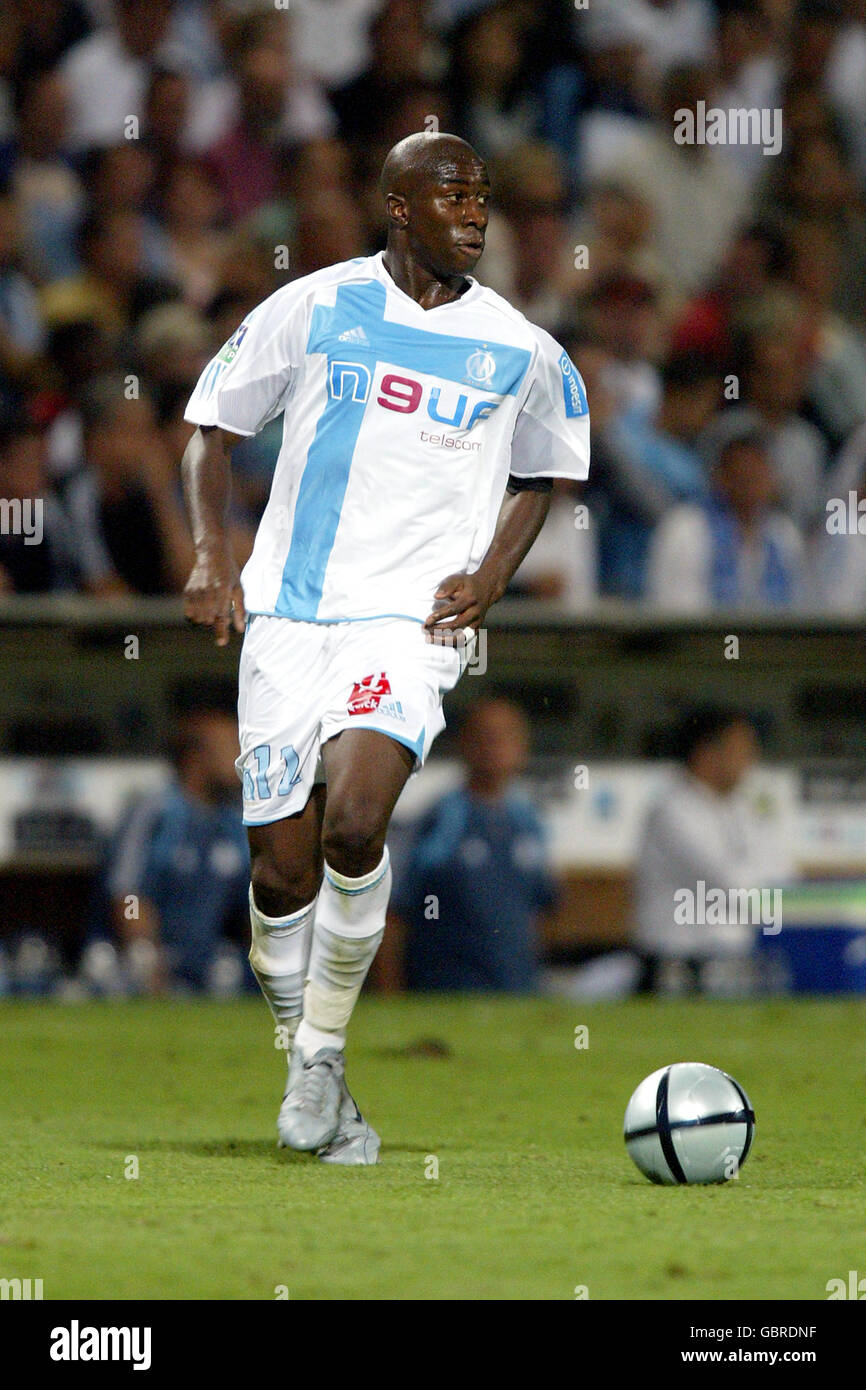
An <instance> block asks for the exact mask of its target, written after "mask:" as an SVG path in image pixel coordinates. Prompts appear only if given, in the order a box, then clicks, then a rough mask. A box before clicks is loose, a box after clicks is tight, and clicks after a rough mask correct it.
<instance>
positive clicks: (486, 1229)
mask: <svg viewBox="0 0 866 1390" xmlns="http://www.w3.org/2000/svg"><path fill="white" fill-rule="evenodd" d="M577 1024H586V1025H587V1026H588V1028H589V1047H588V1048H587V1049H586V1050H577V1049H576V1048H575V1046H574V1030H575V1026H576V1025H577ZM864 1024H866V1003H863V1002H859V1001H839V1002H812V1001H803V1002H797V1001H782V1002H769V1003H766V1004H761V1005H747V1004H728V1003H692V1004H689V1003H674V1002H671V1003H654V1002H650V1001H638V1002H630V1003H627V1004H622V1005H593V1006H588V1005H587V1006H585V1005H577V1004H575V1005H572V1004H561V1003H555V1004H554V1003H549V1002H545V1001H516V1002H512V1001H500V1000H484V1001H481V1002H473V1001H472V1000H446V1001H436V1002H431V1001H429V1000H423V999H412V1000H393V1001H390V1000H389V1001H379V1000H375V999H371V1000H364V1001H363V1002H362V1004H361V1006H360V1007H359V1009H358V1011H357V1013H356V1017H355V1020H354V1021H353V1025H352V1034H351V1037H350V1045H349V1075H350V1081H351V1084H352V1088H353V1090H354V1091H355V1093H356V1095H357V1097H358V1099H359V1101H360V1103H361V1105H362V1107H363V1108H364V1110H365V1112H367V1113H369V1116H370V1118H371V1120H372V1121H373V1122H374V1123H375V1125H376V1127H377V1128H378V1129H379V1131H380V1133H381V1134H382V1136H383V1150H382V1162H381V1163H380V1165H379V1166H378V1167H376V1168H368V1169H339V1168H336V1169H335V1168H329V1167H327V1166H325V1165H323V1164H320V1163H318V1162H317V1161H316V1160H315V1159H311V1158H308V1157H304V1156H300V1155H288V1154H284V1153H279V1152H278V1151H277V1150H276V1147H275V1128H274V1126H275V1119H276V1110H277V1106H278V1104H279V1099H280V1096H281V1093H282V1083H283V1078H284V1069H285V1061H284V1057H283V1054H282V1053H279V1052H277V1051H276V1050H275V1049H274V1048H273V1046H272V1036H273V1035H272V1032H271V1029H270V1026H269V1015H268V1014H267V1011H266V1009H265V1006H264V1004H263V1003H261V1002H259V1001H258V1000H249V1001H244V1002H243V1003H239V1004H233V1003H229V1004H219V1003H205V1002H203V1003H182V1004H177V1003H133V1004H119V1005H77V1006H76V1005H65V1006H59V1005H55V1006H46V1005H40V1004H32V1005H31V1004H23V1003H18V1004H4V1005H3V1006H2V1007H0V1036H2V1039H3V1047H2V1061H0V1134H2V1137H3V1150H2V1163H0V1277H4V1276H5V1277H7V1278H12V1277H16V1276H17V1277H21V1278H26V1277H31V1278H41V1279H42V1280H43V1283H44V1295H45V1297H46V1298H47V1299H50V1298H74V1299H79V1298H122V1299H134V1298H194V1299H211V1298H230V1299H273V1298H274V1296H275V1289H276V1287H277V1286H278V1285H285V1286H286V1287H287V1288H288V1291H289V1296H290V1297H291V1298H292V1299H298V1298H340V1299H343V1298H377V1299H378V1298H412V1299H417V1298H422V1299H428V1298H436V1299H439V1298H442V1299H455V1298H460V1299H463V1298H478V1299H489V1298H538V1299H571V1298H573V1297H574V1290H575V1287H576V1286H577V1285H586V1286H587V1287H588V1290H589V1296H590V1298H591V1299H610V1298H617V1299H685V1298H698V1299H726V1298H735V1299H740V1298H757V1299H771V1298H785V1299H789V1298H790V1299H824V1298H826V1292H825V1285H826V1283H827V1280H828V1279H830V1278H835V1277H843V1278H844V1277H847V1271H848V1270H849V1269H858V1270H859V1271H860V1272H861V1273H864V1274H866V1179H864V1141H866V1047H864V1042H863V1035H864ZM423 1039H438V1040H440V1041H441V1042H442V1043H444V1044H446V1045H447V1049H448V1050H449V1054H448V1055H445V1056H435V1055H430V1049H427V1051H426V1052H425V1050H424V1049H419V1048H417V1047H413V1046H412V1044H415V1043H417V1042H418V1041H419V1040H423ZM677 1060H698V1061H707V1062H712V1063H714V1064H715V1065H717V1066H720V1067H723V1068H724V1069H725V1070H726V1071H730V1072H731V1073H732V1074H733V1075H734V1076H736V1077H737V1079H738V1080H739V1081H740V1082H741V1083H742V1084H743V1085H744V1086H745V1088H746V1090H747V1091H748V1092H749V1094H750V1097H751V1100H752V1103H753V1105H754V1106H755V1109H756V1112H757V1121H758V1123H757V1128H756V1137H755V1144H754V1148H753V1151H752V1154H751V1156H750V1158H749V1161H748V1163H747V1164H746V1166H745V1167H744V1169H743V1172H742V1175H741V1177H740V1179H739V1180H738V1181H736V1182H731V1183H728V1184H727V1185H725V1186H724V1187H718V1188H659V1187H653V1186H652V1185H651V1184H649V1183H648V1182H646V1181H645V1180H644V1179H643V1178H642V1177H641V1176H640V1174H639V1173H638V1171H637V1169H635V1168H634V1167H633V1165H632V1163H631V1161H630V1159H629V1158H628V1156H627V1154H626V1152H625V1148H624V1145H623V1142H622V1138H621V1129H622V1117H623V1111H624V1109H625V1104H626V1101H627V1100H628V1097H629V1095H630V1094H631V1091H632V1090H633V1088H634V1087H635V1086H636V1085H637V1083H638V1081H640V1080H641V1079H642V1077H643V1076H645V1075H646V1074H647V1073H648V1072H650V1071H652V1070H654V1069H655V1068H656V1067H658V1066H660V1065H662V1064H663V1063H665V1062H669V1061H677ZM129 1155H135V1156H136V1157H137V1159H138V1164H139V1177H138V1178H137V1179H127V1178H125V1177H124V1165H125V1161H126V1159H127V1156H129ZM430 1156H433V1157H435V1158H436V1159H437V1160H438V1165H439V1176H438V1180H433V1179H429V1178H427V1177H425V1171H430V1170H431V1169H432V1166H433V1165H432V1164H431V1163H430V1161H429V1159H430Z"/></svg>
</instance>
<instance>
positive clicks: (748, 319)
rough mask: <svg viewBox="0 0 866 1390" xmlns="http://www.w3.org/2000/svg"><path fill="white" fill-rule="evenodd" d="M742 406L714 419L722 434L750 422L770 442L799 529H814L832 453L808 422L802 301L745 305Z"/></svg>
mask: <svg viewBox="0 0 866 1390" xmlns="http://www.w3.org/2000/svg"><path fill="white" fill-rule="evenodd" d="M738 337H739V338H740V358H739V365H740V374H741V381H740V385H741V390H742V398H743V406H741V407H734V408H732V409H731V410H729V411H725V412H724V414H723V415H721V416H720V417H719V418H718V420H717V421H715V422H713V426H712V427H711V430H710V434H712V433H713V431H715V432H716V434H717V435H718V436H719V437H724V435H725V433H726V432H730V431H734V432H736V431H737V430H742V428H743V426H744V425H745V424H746V423H747V422H752V423H754V424H755V425H757V426H758V428H760V429H761V430H762V432H763V433H764V435H765V438H766V440H767V448H768V449H769V453H770V459H771V460H772V463H773V466H774V467H775V469H776V473H777V476H778V482H779V502H780V503H781V506H782V507H783V508H784V510H785V511H786V512H787V513H788V515H789V516H790V517H791V518H792V519H793V520H794V521H795V522H796V523H797V525H798V526H801V527H803V528H808V527H809V526H811V525H812V523H813V522H814V520H815V517H816V515H817V514H818V512H819V510H820V507H821V500H822V493H823V480H824V471H825V469H826V466H827V460H828V451H827V445H826V443H825V440H824V437H823V435H822V434H821V432H820V430H818V429H817V428H816V427H815V425H814V424H812V423H811V421H810V420H807V419H806V418H805V410H806V404H807V384H808V381H809V375H810V366H811V348H810V341H809V329H808V324H807V322H806V320H805V318H804V315H803V312H802V307H801V304H800V302H799V301H798V300H796V299H793V298H791V297H790V296H786V295H778V296H772V295H769V294H768V295H766V296H764V297H763V298H762V299H759V300H755V301H753V303H752V304H751V306H748V307H745V306H744V308H743V312H742V315H741V318H740V321H739V325H738Z"/></svg>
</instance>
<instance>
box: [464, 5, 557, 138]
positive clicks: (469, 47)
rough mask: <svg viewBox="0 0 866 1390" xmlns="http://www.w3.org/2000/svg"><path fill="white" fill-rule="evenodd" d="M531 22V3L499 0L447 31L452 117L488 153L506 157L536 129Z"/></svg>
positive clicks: (477, 8)
mask: <svg viewBox="0 0 866 1390" xmlns="http://www.w3.org/2000/svg"><path fill="white" fill-rule="evenodd" d="M533 27H534V26H533V22H532V11H531V9H529V8H528V7H525V6H522V5H519V4H513V3H509V2H508V0H499V3H495V4H487V5H481V6H475V7H474V8H473V9H471V10H470V11H469V12H468V14H467V15H466V16H465V17H463V18H461V19H460V20H459V21H458V23H457V24H456V25H455V26H454V28H453V30H452V31H451V33H450V35H449V45H450V64H449V89H448V90H449V97H450V102H451V107H452V110H453V112H454V117H455V120H456V122H457V125H458V129H459V130H460V131H461V132H465V138H466V139H467V140H469V142H470V144H475V145H477V146H478V147H479V148H480V149H483V150H485V151H486V154H487V157H491V158H492V157H495V156H502V157H504V159H505V161H507V157H508V155H509V154H510V152H511V151H512V150H513V148H514V147H515V146H516V145H519V144H521V143H522V142H523V141H525V140H528V139H529V138H531V136H532V135H534V134H535V131H536V129H537V126H538V121H539V118H540V105H539V101H538V96H537V93H536V92H534V91H533V89H532V87H531V85H530V84H529V82H528V81H527V78H528V76H529V73H528V59H529V52H530V50H529V46H528V43H527V39H526V35H527V31H528V30H531V29H532V28H533Z"/></svg>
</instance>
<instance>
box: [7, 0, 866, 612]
mask: <svg viewBox="0 0 866 1390" xmlns="http://www.w3.org/2000/svg"><path fill="white" fill-rule="evenodd" d="M700 103H705V105H704V106H703V107H701V106H700ZM710 109H712V110H715V111H720V112H722V113H723V114H724V113H730V112H732V111H735V110H742V111H745V112H749V111H753V112H757V113H762V114H763V117H764V121H765V126H766V130H765V135H766V133H767V132H768V131H769V128H770V127H769V125H767V124H766V122H767V121H768V119H769V118H773V119H779V120H781V127H780V130H781V139H780V141H779V142H778V144H777V145H775V146H771V144H770V142H769V141H768V140H767V139H766V138H765V143H764V144H763V145H762V144H761V143H759V142H758V141H757V140H756V139H752V138H749V139H741V140H740V141H739V143H736V142H735V143H720V144H712V143H692V144H688V143H682V144H681V143H678V141H677V139H675V131H676V129H677V126H678V122H679V121H680V119H681V113H682V112H683V111H688V112H693V113H695V115H696V118H697V116H698V114H699V112H700V111H706V110H710ZM678 113H679V114H678ZM698 124H699V122H698ZM436 128H439V129H441V130H454V131H457V132H458V133H459V134H462V135H464V136H465V137H466V138H468V139H469V140H470V141H472V142H473V143H474V144H475V145H476V147H477V148H478V150H479V151H480V152H481V153H482V154H483V155H484V157H485V158H486V159H487V160H488V161H489V164H490V168H491V172H492V177H493V186H494V202H493V207H492V211H491V216H490V225H489V230H488V238H487V250H486V253H485V256H484V258H483V260H482V262H481V266H480V267H479V278H480V279H482V280H483V281H485V282H486V283H487V284H489V285H491V286H492V287H493V288H494V289H496V290H498V291H500V292H501V293H502V294H504V295H505V296H506V297H507V298H508V299H509V300H510V301H511V302H512V303H514V304H515V305H517V306H518V307H519V308H520V309H521V310H523V311H524V312H525V313H526V314H527V316H528V317H529V318H531V319H532V320H533V321H535V322H537V323H539V324H541V325H542V326H543V327H545V328H546V329H548V330H549V331H550V332H551V333H553V334H554V335H555V336H556V337H558V338H559V340H560V341H561V342H562V343H563V345H564V346H565V347H566V348H567V350H568V351H569V352H570V354H571V355H572V357H573V358H574V360H575V361H576V362H577V364H578V366H579V368H580V370H581V372H582V374H583V376H584V379H585V382H586V386H587V394H588V397H589V401H590V406H591V414H592V431H593V433H592V450H593V466H592V476H591V481H590V483H589V485H588V486H587V487H586V488H584V489H583V490H581V491H576V490H575V489H573V488H572V487H571V486H570V485H565V484H563V485H557V491H556V495H555V499H554V504H553V506H552V510H551V515H550V517H549V520H548V522H547V524H546V527H545V529H544V531H543V533H542V536H541V538H540V540H539V542H538V544H537V545H536V547H535V549H534V550H533V552H532V554H531V555H530V557H529V558H528V560H527V561H526V563H525V564H524V566H523V567H522V569H521V570H520V571H519V573H518V575H517V576H516V578H515V581H514V585H513V593H514V595H515V596H517V595H520V596H523V597H524V598H526V599H527V600H531V599H532V598H553V599H557V600H558V601H559V602H561V603H562V604H564V605H566V606H567V607H569V608H570V609H571V610H572V611H574V612H580V611H582V610H584V609H586V608H587V607H588V606H589V605H591V604H592V603H593V602H594V600H595V599H596V597H598V596H602V597H608V596H609V597H614V598H620V599H624V600H633V601H644V602H647V603H651V604H655V605H658V606H660V607H663V608H666V609H670V610H678V611H690V612H696V613H699V612H705V611H708V610H711V609H713V608H714V607H722V606H741V607H747V608H753V609H758V610H760V609H772V610H780V609H781V610H785V609H791V610H804V609H806V610H816V611H823V612H847V613H859V612H860V611H861V610H862V606H863V603H864V600H866V554H864V546H863V544H862V542H861V541H860V539H859V535H858V534H857V515H858V513H857V507H856V502H857V501H859V500H862V499H864V498H866V197H864V194H866V0H847V2H846V0H805V2H804V0H590V3H589V4H586V5H578V4H574V3H570V0H291V4H290V5H288V4H286V5H283V4H280V3H279V0H277V3H274V0H263V2H262V3H257V2H256V0H213V3H207V0H114V2H113V3H112V0H42V3H40V4H39V5H38V6H37V5H32V4H25V3H24V0H7V3H6V4H5V5H4V17H3V23H2V25H0V497H2V498H4V499H7V500H9V501H14V500H15V499H20V500H21V502H22V503H23V502H24V501H25V499H31V501H32V500H34V499H41V501H42V503H43V511H42V516H43V522H42V527H43V536H42V543H41V544H40V545H33V544H30V543H28V538H27V537H25V536H23V535H21V534H17V535H16V534H13V533H12V531H13V528H11V527H10V528H4V533H3V534H2V535H0V592H19V593H44V592H56V591H68V590H72V591H78V592H83V593H88V594H92V595H94V596H96V597H100V596H104V595H112V594H125V593H134V594H147V595H155V594H170V593H177V592H179V591H180V590H181V589H182V587H183V584H184V582H185V580H186V577H187V575H188V573H189V569H190V565H191V543H190V539H189V535H188V531H187V527H186V523H185V520H184V516H183V510H182V501H181V497H180V492H179V459H180V455H181V452H182V448H183V445H184V442H185V439H186V435H187V432H188V427H187V426H185V425H184V422H183V411H184V406H185V404H186V401H187V399H188V397H189V394H190V392H191V389H192V386H193V385H194V383H195V381H196V379H197V377H198V375H199V372H200V370H201V369H202V367H203V365H204V364H205V363H206V361H207V360H208V358H209V357H210V356H211V355H212V354H213V353H214V352H215V351H217V350H218V349H219V347H220V346H221V344H223V343H224V342H225V341H226V339H227V338H228V337H229V336H230V335H231V334H232V333H233V331H234V330H235V329H236V327H237V325H238V324H239V322H240V321H241V320H242V319H243V317H244V316H245V315H246V314H247V313H248V312H249V311H250V310H251V309H252V308H253V307H254V306H255V305H256V304H257V303H259V302H260V301H261V300H262V299H263V298H265V297H266V296H267V295H268V294H269V293H271V292H272V291H273V290H274V289H276V288H277V287H278V286H279V285H281V284H284V283H286V282H287V281H288V280H291V279H293V278H295V277H297V276H301V275H305V274H307V273H309V272H311V271H314V270H317V269H319V268H320V267H322V266H326V265H329V264H331V263H333V262H335V261H340V260H344V259H346V258H349V257H352V256H356V255H366V254H370V253H371V252H373V251H375V250H377V249H379V248H380V247H382V246H383V245H384V236H385V225H384V219H383V209H382V206H381V200H380V198H379V195H378V190H377V177H378V173H379V170H380V167H381V164H382V160H383V157H384V155H385V153H386V152H387V150H388V149H389V148H390V146H391V145H393V144H394V142H395V141H396V140H398V139H400V138H401V137H402V136H404V135H406V134H408V133H409V132H411V131H415V130H423V129H436ZM774 128H775V127H774ZM696 129H697V126H696ZM744 129H746V127H744ZM748 129H749V130H750V131H753V133H754V132H756V131H757V129H758V126H757V125H756V126H755V127H754V128H753V127H752V126H749V127H748ZM762 129H763V127H762ZM741 133H742V132H741ZM280 428H281V426H280V422H276V423H275V424H274V425H271V426H268V427H267V428H266V429H265V430H264V431H263V433H262V434H261V435H260V436H258V437H257V438H255V439H254V440H250V441H247V442H245V443H244V444H243V445H242V446H240V447H239V448H238V449H237V450H236V452H235V461H236V464H237V482H236V486H235V493H234V502H233V506H234V518H233V519H234V526H235V531H236V549H237V553H238V559H239V560H240V561H243V559H244V558H245V556H246V555H247V554H248V553H249V549H250V546H251V543H252V537H253V534H254V531H255V527H256V524H257V520H258V518H259V516H260V513H261V510H262V508H263V505H264V502H265V500H266V496H267V491H268V486H269V480H270V473H271V470H272V467H273V463H274V460H275V457H276V452H277V448H278V443H279V430H280ZM849 498H850V499H852V505H851V506H850V507H849V505H848V499H849ZM833 499H837V502H838V506H837V508H836V515H837V517H838V515H841V511H840V508H842V504H843V503H844V507H845V508H847V510H845V517H846V522H845V525H844V526H839V525H837V526H835V527H834V526H831V525H829V517H828V504H829V505H830V508H831V510H832V509H833ZM9 514H11V513H9V512H8V510H7V515H9ZM864 527H866V523H864ZM852 532H853V535H852Z"/></svg>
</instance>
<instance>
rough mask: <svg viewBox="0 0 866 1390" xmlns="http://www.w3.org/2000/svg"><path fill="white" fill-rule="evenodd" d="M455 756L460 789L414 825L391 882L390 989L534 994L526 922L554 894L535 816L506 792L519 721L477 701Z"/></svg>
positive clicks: (516, 754)
mask: <svg viewBox="0 0 866 1390" xmlns="http://www.w3.org/2000/svg"><path fill="white" fill-rule="evenodd" d="M460 752H461V757H462V759H463V763H464V766H465V768H466V782H465V785H464V786H462V787H460V788H459V789H458V790H456V791H453V792H450V793H449V794H448V795H446V796H445V797H443V798H442V800H441V801H438V802H437V803H436V805H435V806H434V807H433V808H432V809H431V810H430V811H428V812H427V813H426V815H424V816H423V817H422V819H421V821H420V823H419V825H418V826H417V828H416V829H415V831H414V834H413V839H412V846H411V849H410V850H409V853H408V858H407V861H406V863H405V865H404V866H403V869H402V870H401V871H400V872H399V873H398V876H397V886H396V889H395V893H394V896H393V898H392V906H391V913H390V935H391V940H392V943H393V945H392V950H393V949H395V948H396V947H397V943H398V942H399V943H402V945H403V961H402V969H401V968H400V967H399V966H398V967H397V972H396V974H397V979H398V980H399V979H401V978H402V977H405V983H406V984H407V985H408V986H409V988H410V989H416V990H501V991H508V992H513V993H521V994H523V993H528V992H530V991H532V990H534V989H535V988H536V987H537V956H538V945H537V941H536V935H535V920H536V916H537V914H538V913H539V912H540V911H542V910H543V909H544V908H548V907H550V906H551V905H552V903H553V901H554V899H555V896H556V891H555V887H554V884H553V881H552V879H551V877H550V874H549V872H548V869H547V867H546V863H545V849H544V838H543V834H542V830H541V825H540V822H539V820H538V817H537V815H536V812H535V810H534V809H533V807H532V806H531V805H530V803H529V802H528V801H526V800H525V799H524V798H523V797H522V796H521V795H519V794H518V793H516V792H515V791H514V790H513V789H512V787H511V783H512V781H513V779H514V778H515V777H516V776H517V775H518V774H519V773H520V772H521V771H522V770H523V768H524V767H525V764H526V759H527V756H528V752H529V731H528V726H527V723H526V720H525V718H524V716H523V714H522V713H521V711H520V710H519V709H518V708H517V707H516V706H515V705H513V704H511V703H510V702H509V701H507V700H500V699H486V700H480V701H478V702H477V703H476V704H475V705H473V706H472V708H471V710H470V711H469V713H468V714H467V715H466V717H465V720H464V723H463V726H462V728H461V735H460ZM396 982H397V981H396V980H395V981H394V983H396Z"/></svg>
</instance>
